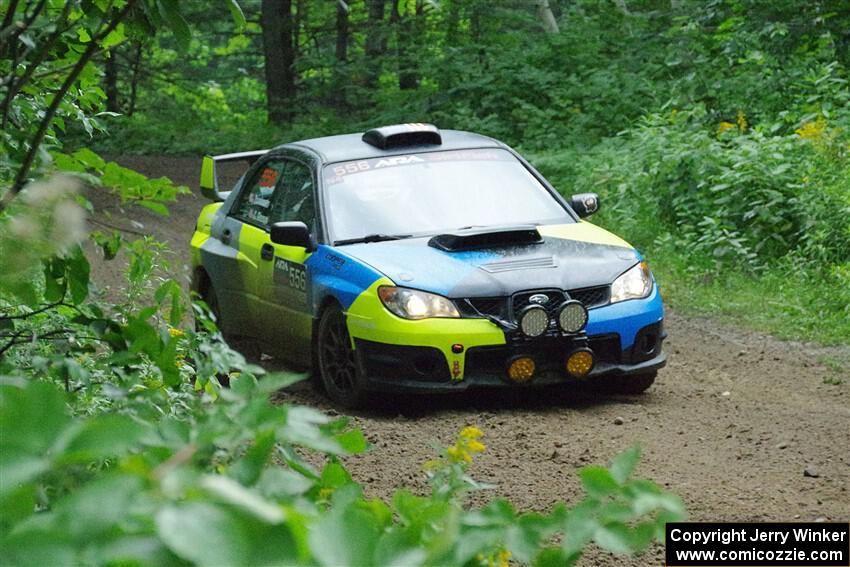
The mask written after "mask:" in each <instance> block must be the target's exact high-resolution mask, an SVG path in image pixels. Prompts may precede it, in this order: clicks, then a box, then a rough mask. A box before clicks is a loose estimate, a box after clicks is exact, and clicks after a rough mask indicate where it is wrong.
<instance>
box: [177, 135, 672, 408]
mask: <svg viewBox="0 0 850 567" xmlns="http://www.w3.org/2000/svg"><path fill="white" fill-rule="evenodd" d="M240 160H244V161H247V162H249V163H250V166H249V167H248V168H247V170H246V171H245V172H244V174H243V175H242V176H241V178H240V179H239V181H238V182H236V184H235V186H234V187H233V189H232V190H230V191H221V190H220V189H219V186H218V184H219V181H218V178H219V174H220V170H222V169H223V168H224V167H226V166H223V165H222V164H224V163H226V162H232V161H240ZM201 190H202V192H203V194H204V195H205V196H207V197H209V198H210V199H212V200H213V201H214V202H213V203H212V204H210V205H207V206H206V207H205V208H204V209H203V210H202V212H201V214H200V217H199V218H198V222H197V226H196V229H195V233H194V235H193V237H192V268H193V283H192V286H193V290H194V291H196V292H197V293H198V294H199V295H200V296H201V297H202V298H203V299H204V301H205V302H206V303H207V305H208V306H209V307H210V310H211V311H212V312H213V314H214V315H215V317H216V319H217V321H218V325H219V327H220V329H221V331H222V332H223V334H224V335H225V337H226V338H233V339H234V340H236V339H238V340H240V341H242V342H243V343H245V342H247V343H249V344H252V345H254V346H256V347H257V348H258V349H259V350H261V351H262V352H266V353H269V354H273V355H275V356H278V357H281V358H283V359H284V360H287V361H289V363H290V364H292V365H294V366H296V367H303V368H309V369H312V371H313V375H314V377H315V378H316V381H317V383H318V384H320V385H321V386H322V387H323V389H324V391H325V392H326V393H327V395H328V396H329V397H330V398H331V400H332V401H334V402H335V403H337V404H339V405H342V406H345V407H352V406H357V405H360V404H363V403H364V402H366V401H368V400H369V398H370V396H374V395H375V394H376V393H377V392H395V391H421V392H435V391H448V392H452V391H458V390H463V389H465V388H468V387H479V386H484V387H489V386H503V387H514V388H519V387H529V386H535V385H562V386H563V387H564V388H568V387H570V385H571V384H576V382H578V381H584V382H591V383H598V384H604V385H605V387H606V388H607V389H608V390H615V391H621V392H627V393H638V392H642V391H643V390H645V389H647V388H648V387H649V386H650V385H652V383H653V381H654V380H655V376H656V372H657V370H658V369H659V368H661V367H662V366H664V364H665V361H666V355H665V354H664V353H663V352H662V349H661V347H662V342H663V341H664V338H665V332H664V329H663V307H662V303H661V296H660V294H659V291H658V287H657V286H656V284H655V281H654V278H653V276H652V273H651V272H650V270H649V267H648V266H647V262H646V260H644V258H643V257H642V256H641V255H640V253H638V252H637V251H636V250H635V249H634V248H633V247H632V246H630V245H629V244H628V243H626V242H625V241H624V240H622V239H620V238H618V237H617V236H615V235H613V234H611V233H609V232H607V231H605V230H603V229H601V228H599V227H597V226H594V225H593V224H590V223H589V222H587V221H584V220H582V219H583V218H585V217H587V216H589V215H591V214H592V213H594V212H595V211H596V210H597V209H598V207H599V200H598V197H597V196H596V195H595V194H592V193H584V194H579V195H574V196H573V197H572V198H571V199H570V200H569V201H567V200H565V199H564V198H562V197H561V195H560V194H559V193H558V192H557V191H556V190H555V189H554V188H553V187H552V186H551V185H550V184H549V183H548V182H547V181H546V179H544V178H543V176H542V175H540V173H538V172H537V171H536V170H535V169H534V168H533V167H532V166H531V165H530V164H529V163H528V162H527V161H526V160H525V159H523V158H522V157H521V156H520V155H519V154H518V153H517V152H515V151H514V150H512V149H511V148H509V147H508V146H507V145H505V144H503V143H501V142H499V141H497V140H494V139H492V138H488V137H486V136H482V135H478V134H473V133H469V132H460V131H453V130H438V129H437V128H436V127H434V126H432V125H429V124H400V125H394V126H386V127H381V128H375V129H372V130H369V131H367V132H365V133H363V134H348V135H339V136H329V137H324V138H316V139H311V140H304V141H300V142H294V143H290V144H284V145H281V146H278V147H276V148H274V149H272V150H267V151H266V150H264V151H258V152H244V153H238V154H228V155H223V156H217V157H212V156H208V157H206V158H204V162H203V165H202V170H201Z"/></svg>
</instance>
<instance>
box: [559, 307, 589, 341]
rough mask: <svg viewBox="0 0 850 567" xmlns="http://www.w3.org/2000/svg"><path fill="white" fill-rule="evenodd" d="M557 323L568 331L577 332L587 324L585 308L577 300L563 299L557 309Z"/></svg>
mask: <svg viewBox="0 0 850 567" xmlns="http://www.w3.org/2000/svg"><path fill="white" fill-rule="evenodd" d="M558 325H560V326H561V328H562V329H563V330H565V331H566V332H568V333H578V332H579V331H581V330H582V329H584V326H585V325H587V309H585V307H584V305H582V304H581V303H580V302H578V301H575V300H573V301H565V302H564V303H562V304H561V307H560V308H559V310H558Z"/></svg>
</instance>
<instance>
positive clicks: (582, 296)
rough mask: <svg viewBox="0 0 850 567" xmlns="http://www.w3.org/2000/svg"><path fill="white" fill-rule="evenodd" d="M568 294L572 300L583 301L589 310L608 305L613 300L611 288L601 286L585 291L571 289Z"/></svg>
mask: <svg viewBox="0 0 850 567" xmlns="http://www.w3.org/2000/svg"><path fill="white" fill-rule="evenodd" d="M567 293H568V294H569V295H570V297H571V298H572V299H577V300H578V301H581V302H582V303H583V304H584V306H585V307H587V308H588V309H593V308H594V307H599V306H601V305H605V304H607V303H608V300H609V299H610V298H611V286H608V285H600V286H596V287H586V288H584V289H571V290H570V291H568V292H567Z"/></svg>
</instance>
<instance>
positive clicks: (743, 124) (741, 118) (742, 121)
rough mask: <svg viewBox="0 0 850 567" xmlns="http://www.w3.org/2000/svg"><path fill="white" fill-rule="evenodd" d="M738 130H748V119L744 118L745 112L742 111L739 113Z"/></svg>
mask: <svg viewBox="0 0 850 567" xmlns="http://www.w3.org/2000/svg"><path fill="white" fill-rule="evenodd" d="M737 122H738V130H740V131H741V132H743V131H744V130H746V129H747V117H746V116H744V112H743V111H742V110H739V111H738V120H737Z"/></svg>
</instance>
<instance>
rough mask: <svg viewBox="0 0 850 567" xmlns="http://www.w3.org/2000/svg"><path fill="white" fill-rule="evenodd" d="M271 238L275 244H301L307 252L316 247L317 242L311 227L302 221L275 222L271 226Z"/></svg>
mask: <svg viewBox="0 0 850 567" xmlns="http://www.w3.org/2000/svg"><path fill="white" fill-rule="evenodd" d="M271 239H272V242H274V243H275V244H282V245H284V246H300V247H302V248H304V249H306V250H307V252H312V251H313V250H315V249H316V242H315V241H314V240H313V236H312V235H311V234H310V229H309V228H307V225H306V224H304V223H303V222H301V221H287V222H276V223H274V224H273V225H272V228H271Z"/></svg>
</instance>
